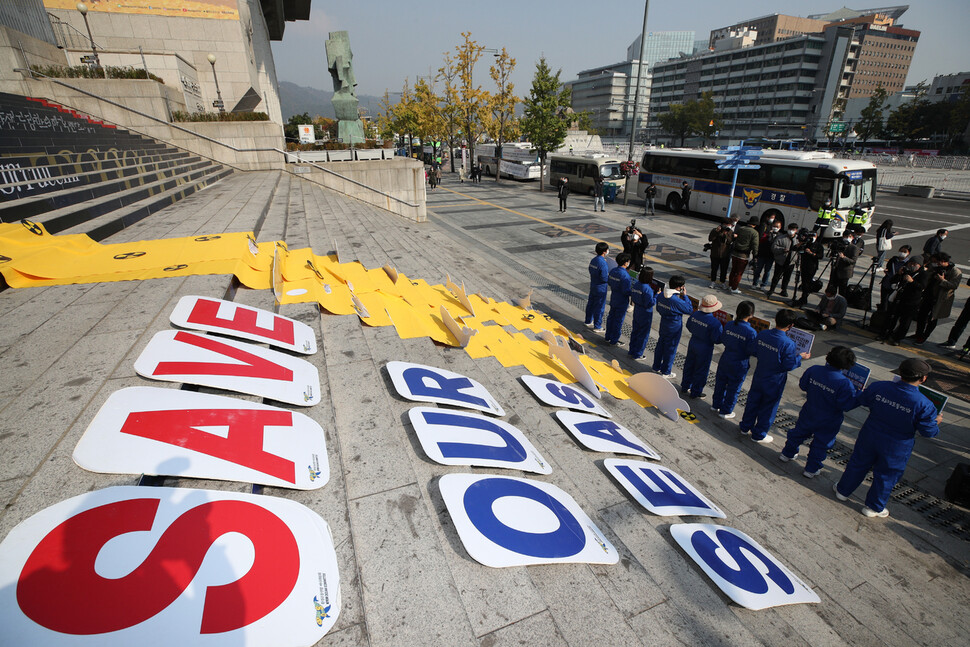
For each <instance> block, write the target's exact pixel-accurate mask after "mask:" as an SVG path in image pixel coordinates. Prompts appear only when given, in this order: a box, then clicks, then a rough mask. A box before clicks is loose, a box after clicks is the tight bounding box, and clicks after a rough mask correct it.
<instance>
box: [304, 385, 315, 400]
mask: <svg viewBox="0 0 970 647" xmlns="http://www.w3.org/2000/svg"><path fill="white" fill-rule="evenodd" d="M312 399H313V385H312V384H310V385H309V386H307V388H306V390H305V391H303V401H304V402H309V401H310V400H312Z"/></svg>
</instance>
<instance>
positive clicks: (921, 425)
mask: <svg viewBox="0 0 970 647" xmlns="http://www.w3.org/2000/svg"><path fill="white" fill-rule="evenodd" d="M893 373H896V374H897V375H899V377H900V381H899V382H890V381H885V382H876V383H874V384H872V385H870V386H869V388H867V389H866V390H865V391H863V392H862V394H861V395H860V396H859V404H860V405H862V406H864V407H868V408H869V417H868V418H866V421H865V423H863V425H862V429H860V430H859V439H858V440H856V442H855V447H854V448H853V449H852V456H851V457H850V458H849V463H848V464H847V465H846V466H845V472H844V473H843V474H842V478H841V479H839V482H838V483H836V484H835V485H834V487H833V489H834V490H835V496H836V497H837V498H838V499H839V501H845V500H847V499H848V498H849V496H850V495H851V494H852V493H853V492H854V491H855V489H856V488H857V487H859V485H861V484H862V481H863V480H864V479H865V478H866V474H868V473H869V471H870V470H872V486H871V487H870V488H869V492H868V493H867V494H866V505H865V507H864V508H862V514H864V515H865V516H867V517H888V516H889V510H887V509H886V502H887V501H889V494H890V492H891V491H892V489H893V486H895V485H896V483H897V482H899V479H900V478H901V477H902V476H903V472H904V471H905V469H906V463H907V462H908V461H909V457H910V454H912V453H913V446H914V445H915V444H916V434H917V433H918V434H919V435H921V436H925V437H927V438H932V437H934V436H936V435H937V434H939V433H940V422H941V421H942V420H943V414H937V412H936V407H935V406H933V403H932V402H930V400H929V398H927V397H926V396H925V395H923V394H922V393H920V391H919V388H918V387H919V385H920V384H922V383H923V382H925V381H926V378H927V376H928V375H929V374H930V365H929V364H927V363H926V362H924V361H923V360H921V359H916V358H911V359H906V360H903V362H902V363H901V364H900V365H899V368H897V369H896V370H895V371H893Z"/></svg>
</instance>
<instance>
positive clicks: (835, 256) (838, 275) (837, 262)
mask: <svg viewBox="0 0 970 647" xmlns="http://www.w3.org/2000/svg"><path fill="white" fill-rule="evenodd" d="M855 236H856V234H855V232H853V231H851V230H849V229H846V230H845V231H843V232H842V238H837V239H835V240H834V241H832V243H831V245H830V246H829V258H831V259H832V273H831V275H830V276H829V284H830V285H832V286H834V287H835V289H836V291H837V292H838V293H839V294H841V295H842V296H846V294H845V293H846V289H847V288H848V286H849V279H851V278H852V273H853V272H855V262H856V260H857V259H858V258H859V248H858V247H856V246H855Z"/></svg>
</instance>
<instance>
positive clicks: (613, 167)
mask: <svg viewBox="0 0 970 647" xmlns="http://www.w3.org/2000/svg"><path fill="white" fill-rule="evenodd" d="M600 173H601V174H602V175H603V177H604V178H606V179H607V180H621V179H623V171H621V170H620V165H619V164H604V165H603V166H601V167H600Z"/></svg>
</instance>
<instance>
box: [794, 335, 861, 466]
mask: <svg viewBox="0 0 970 647" xmlns="http://www.w3.org/2000/svg"><path fill="white" fill-rule="evenodd" d="M853 366H855V353H853V352H852V350H851V349H849V348H846V347H845V346H836V347H835V348H833V349H832V350H830V351H829V353H828V355H826V356H825V365H824V366H810V367H809V368H808V369H807V370H806V371H805V372H804V373H803V374H802V378H801V379H800V380H799V381H798V388H800V389H801V390H802V391H804V392H805V404H804V405H802V410H801V412H800V413H799V414H798V421H797V422H796V423H795V427H794V428H793V429H792V430H791V431H789V432H788V441H787V442H786V443H785V448H784V449H782V450H781V453H780V454H778V459H779V460H781V461H783V462H785V463H787V462H788V461H792V460H795V459H796V458H798V448H799V447H800V446H801V444H802V443H803V442H805V441H806V440H808V439H809V438H811V439H812V444H811V446H810V448H809V450H808V460H807V461H806V462H805V471H804V472H802V476H804V477H805V478H809V479H811V478H815V477H816V476H818V473H819V472H821V471H822V461H824V460H825V457H826V456H827V455H828V451H829V450H830V449H832V446H833V445H834V444H835V437H836V436H837V435H838V433H839V429H840V428H841V427H842V420H843V419H844V417H845V416H844V415H843V413H844V412H846V411H849V410H851V409H855V408H856V407H857V406H859V401H858V392H857V391H856V388H855V386H854V385H853V384H852V380H850V379H849V378H848V377H846V375H845V373H844V372H843V371H847V370H849V369H850V368H852V367H853Z"/></svg>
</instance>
